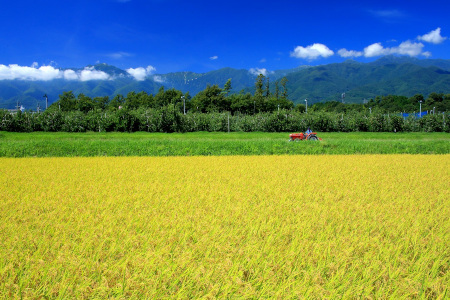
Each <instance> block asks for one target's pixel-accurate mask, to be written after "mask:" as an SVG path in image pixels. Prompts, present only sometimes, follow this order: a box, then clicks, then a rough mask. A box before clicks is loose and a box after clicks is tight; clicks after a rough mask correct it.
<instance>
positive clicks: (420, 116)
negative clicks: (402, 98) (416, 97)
mask: <svg viewBox="0 0 450 300" xmlns="http://www.w3.org/2000/svg"><path fill="white" fill-rule="evenodd" d="M419 104H420V112H419V118H422V100H420V101H419Z"/></svg>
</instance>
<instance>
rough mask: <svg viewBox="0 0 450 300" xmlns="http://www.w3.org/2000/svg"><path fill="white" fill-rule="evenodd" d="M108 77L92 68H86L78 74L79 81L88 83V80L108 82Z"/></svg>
mask: <svg viewBox="0 0 450 300" xmlns="http://www.w3.org/2000/svg"><path fill="white" fill-rule="evenodd" d="M108 79H110V76H109V75H108V74H107V73H105V72H103V71H98V70H95V69H94V67H90V68H88V67H86V68H84V70H82V71H81V72H80V80H81V81H89V80H108Z"/></svg>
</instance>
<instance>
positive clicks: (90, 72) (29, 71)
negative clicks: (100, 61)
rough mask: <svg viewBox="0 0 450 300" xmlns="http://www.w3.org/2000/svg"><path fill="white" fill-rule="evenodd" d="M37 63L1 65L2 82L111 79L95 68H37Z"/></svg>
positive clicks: (0, 75)
mask: <svg viewBox="0 0 450 300" xmlns="http://www.w3.org/2000/svg"><path fill="white" fill-rule="evenodd" d="M37 66H38V64H37V63H33V64H32V66H31V67H24V66H19V65H17V64H11V65H7V66H6V65H2V64H0V80H16V79H17V80H32V81H49V80H53V79H66V80H81V81H88V80H109V79H111V77H110V76H109V75H108V74H107V73H105V72H102V71H98V70H95V69H94V67H90V68H88V67H86V68H84V69H83V70H81V71H74V70H70V69H68V70H60V69H56V68H54V67H52V66H41V67H39V68H38V67H37Z"/></svg>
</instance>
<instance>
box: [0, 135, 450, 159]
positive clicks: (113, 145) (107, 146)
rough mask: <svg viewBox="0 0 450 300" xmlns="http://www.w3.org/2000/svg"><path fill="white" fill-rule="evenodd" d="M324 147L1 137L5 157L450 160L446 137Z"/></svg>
mask: <svg viewBox="0 0 450 300" xmlns="http://www.w3.org/2000/svg"><path fill="white" fill-rule="evenodd" d="M318 136H319V137H321V138H323V141H321V142H319V143H315V142H301V143H288V142H287V140H288V133H263V132H249V133H243V132H232V133H223V132H192V133H171V134H165V133H147V132H136V133H120V132H110V133H104V132H103V133H95V132H87V133H64V132H57V133H55V132H32V133H12V132H0V157H54V156H59V157H61V156H195V155H284V154H449V153H450V135H449V134H448V133H442V132H431V133H428V132H410V133H390V132H375V133H373V132H372V133H369V132H351V133H337V132H319V133H318Z"/></svg>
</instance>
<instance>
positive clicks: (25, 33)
mask: <svg viewBox="0 0 450 300" xmlns="http://www.w3.org/2000/svg"><path fill="white" fill-rule="evenodd" d="M2 2H3V3H2V5H1V10H0V28H2V30H1V31H0V45H1V47H0V79H1V78H3V79H8V78H9V77H8V76H12V75H11V74H12V73H13V72H20V70H19V71H17V70H18V68H21V67H23V69H21V71H23V72H25V71H26V72H30V71H31V72H34V71H33V70H31V69H36V70H39V69H40V68H43V67H44V69H43V70H47V71H49V70H50V71H52V70H51V68H50V67H52V68H83V67H85V66H86V65H89V64H96V63H107V64H111V65H115V66H117V67H120V68H122V69H127V70H130V74H132V73H135V74H138V75H139V74H140V75H142V74H147V75H148V74H157V73H168V72H178V71H193V72H207V71H211V70H217V69H220V68H223V67H232V68H238V69H253V70H256V69H257V70H271V71H272V70H279V69H288V68H294V67H297V66H299V65H318V64H328V63H333V62H341V61H344V60H346V59H349V58H353V59H356V60H358V61H363V62H366V61H371V60H375V59H377V58H379V57H381V56H383V55H388V54H395V55H407V56H413V57H417V58H427V57H428V58H444V59H450V39H449V38H447V37H448V36H450V21H449V19H450V18H449V15H450V3H449V1H448V0H445V1H444V0H440V1H432V0H431V1H415V0H410V1H404V0H402V1H397V0H390V1H385V0H379V1H328V0H323V1H320V0H319V1H283V0H279V1H266V0H261V1H246V0H240V1H236V0H228V1H220V2H219V1H217V2H215V1H196V0H194V1H180V0H145V1H144V0H90V1H85V0H80V1H76V0H73V1H66V0H59V1H54V0H39V1H37V0H31V1H29V0H16V1H9V0H4V1H2ZM11 66H14V67H15V68H16V69H17V70H16V71H14V70H12V67H11ZM45 67H48V68H47V69H45ZM24 70H25V71H24ZM2 72H3V75H2ZM7 72H9V73H8V74H9V75H8V74H6V73H7ZM5 74H6V75H5ZM69 75H71V76H73V78H75V77H76V76H75V75H74V74H69ZM2 76H3V77H2ZM77 76H78V77H77V78H81V77H80V76H81V74H80V73H78V75H77Z"/></svg>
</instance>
